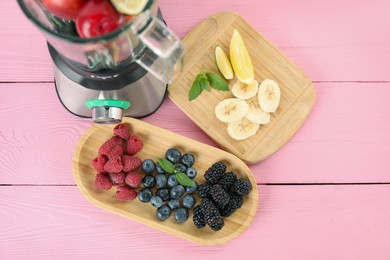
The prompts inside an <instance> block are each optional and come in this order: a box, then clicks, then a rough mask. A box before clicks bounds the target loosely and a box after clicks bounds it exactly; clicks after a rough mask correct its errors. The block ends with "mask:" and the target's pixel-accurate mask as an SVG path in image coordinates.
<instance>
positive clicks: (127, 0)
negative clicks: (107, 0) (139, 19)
mask: <svg viewBox="0 0 390 260" xmlns="http://www.w3.org/2000/svg"><path fill="white" fill-rule="evenodd" d="M111 3H112V4H113V6H114V7H115V9H116V10H117V11H118V12H119V13H122V14H127V15H136V14H139V13H141V12H142V11H143V10H144V8H145V6H146V4H147V3H148V0H111Z"/></svg>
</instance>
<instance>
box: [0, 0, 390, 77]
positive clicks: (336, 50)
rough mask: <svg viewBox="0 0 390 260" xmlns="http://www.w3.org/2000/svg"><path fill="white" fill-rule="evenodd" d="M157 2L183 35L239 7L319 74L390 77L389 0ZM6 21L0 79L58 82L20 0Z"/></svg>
mask: <svg viewBox="0 0 390 260" xmlns="http://www.w3.org/2000/svg"><path fill="white" fill-rule="evenodd" d="M159 5H160V7H161V9H162V11H163V14H164V19H165V20H166V22H167V23H168V24H169V26H170V27H171V28H172V29H173V31H175V32H176V33H177V34H178V35H179V36H180V37H181V38H183V37H184V36H185V35H186V34H187V33H188V32H189V31H190V30H191V29H192V28H194V27H195V26H196V24H198V23H199V22H200V21H202V20H204V19H206V18H207V17H209V16H211V15H213V14H215V13H217V12H222V11H234V12H237V13H239V14H240V15H241V16H243V17H244V18H245V19H247V20H248V21H249V22H250V23H251V24H252V25H253V26H254V27H255V28H256V29H257V30H258V31H259V32H260V33H261V34H262V35H264V36H265V37H266V38H268V39H269V40H270V41H271V42H272V43H273V44H274V45H276V47H278V48H279V49H281V50H282V52H283V53H285V54H286V55H287V57H289V58H290V59H291V60H292V61H293V62H294V63H295V64H297V66H298V67H300V68H301V69H302V70H303V71H304V72H305V73H306V74H307V75H308V76H309V78H311V79H312V80H313V81H389V80H390V75H389V73H388V71H387V68H388V67H390V59H388V58H387V59H383V57H384V56H387V57H389V55H390V47H389V46H390V37H388V35H390V27H389V26H385V25H386V24H388V21H389V19H388V10H389V2H388V1H387V0H374V1H370V2H369V3H368V2H367V1H364V0H358V1H353V2H352V1H349V0H342V1H322V2H315V3H313V1H310V0H297V1H285V0H275V1H271V0H268V1H262V2H257V1H252V0H242V1H239V2H237V1H226V0H215V1H212V2H210V1H208V0H199V1H196V2H189V1H181V0H160V1H159ZM206 7H207V8H206ZM363 17H369V18H367V19H362V18H363ZM0 21H1V23H0V31H1V34H2V41H1V42H0V55H1V57H2V62H1V64H0V80H1V81H3V82H9V81H19V82H22V81H23V82H26V81H28V82H31V81H52V80H53V69H52V67H51V61H50V58H49V53H48V51H47V48H46V43H45V40H44V38H43V36H42V34H41V33H40V32H39V31H38V30H37V29H36V28H34V26H33V25H32V24H31V23H30V22H29V21H28V20H27V18H25V17H24V16H23V14H22V12H21V10H20V8H19V7H18V6H17V3H16V1H2V2H1V3H0ZM372 68H375V69H372ZM31 72H33V73H31Z"/></svg>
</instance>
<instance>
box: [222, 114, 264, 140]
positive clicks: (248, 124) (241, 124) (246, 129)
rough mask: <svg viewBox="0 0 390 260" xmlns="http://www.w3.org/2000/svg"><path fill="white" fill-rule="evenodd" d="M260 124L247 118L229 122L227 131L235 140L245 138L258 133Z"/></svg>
mask: <svg viewBox="0 0 390 260" xmlns="http://www.w3.org/2000/svg"><path fill="white" fill-rule="evenodd" d="M259 127H260V125H259V124H257V123H254V122H252V121H250V120H248V119H247V118H245V117H244V118H243V119H241V120H239V121H235V122H231V123H229V124H228V127H227V131H228V134H229V135H230V137H231V138H233V139H235V140H239V141H240V140H244V139H247V138H249V137H251V136H253V135H255V134H256V132H257V130H259Z"/></svg>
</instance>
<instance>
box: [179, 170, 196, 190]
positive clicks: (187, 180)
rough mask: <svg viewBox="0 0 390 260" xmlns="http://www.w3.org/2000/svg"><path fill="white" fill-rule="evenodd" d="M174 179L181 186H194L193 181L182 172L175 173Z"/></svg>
mask: <svg viewBox="0 0 390 260" xmlns="http://www.w3.org/2000/svg"><path fill="white" fill-rule="evenodd" d="M176 179H177V181H178V182H179V183H180V184H181V185H183V186H191V187H195V182H194V181H193V180H191V179H190V178H189V177H188V176H187V175H186V174H185V173H183V172H178V173H176Z"/></svg>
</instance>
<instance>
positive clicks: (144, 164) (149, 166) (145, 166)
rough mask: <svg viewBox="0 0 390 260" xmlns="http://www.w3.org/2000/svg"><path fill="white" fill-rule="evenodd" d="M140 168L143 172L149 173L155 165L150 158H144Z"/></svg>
mask: <svg viewBox="0 0 390 260" xmlns="http://www.w3.org/2000/svg"><path fill="white" fill-rule="evenodd" d="M141 168H142V170H143V171H144V172H145V173H147V174H151V173H152V172H153V171H154V169H155V168H156V165H155V164H154V162H153V160H152V159H146V160H144V161H143V162H142V164H141Z"/></svg>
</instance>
